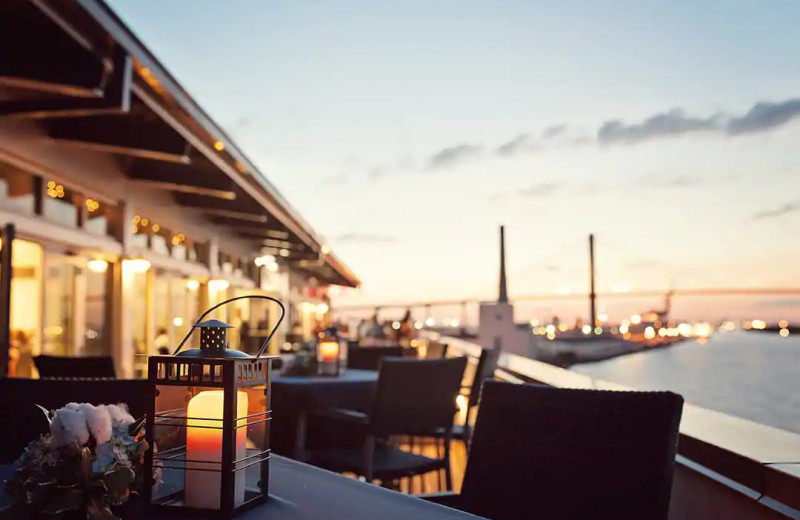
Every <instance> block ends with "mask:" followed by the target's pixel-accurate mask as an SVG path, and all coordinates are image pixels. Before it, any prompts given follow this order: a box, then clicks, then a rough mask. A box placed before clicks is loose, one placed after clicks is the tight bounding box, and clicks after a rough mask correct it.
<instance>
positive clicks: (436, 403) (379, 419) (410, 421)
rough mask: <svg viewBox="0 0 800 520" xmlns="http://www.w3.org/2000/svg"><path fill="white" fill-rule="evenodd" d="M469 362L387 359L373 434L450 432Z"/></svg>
mask: <svg viewBox="0 0 800 520" xmlns="http://www.w3.org/2000/svg"><path fill="white" fill-rule="evenodd" d="M466 366H467V358H465V357H458V358H450V359H407V358H405V359H403V358H397V359H395V358H384V359H383V360H382V362H381V366H380V370H379V372H378V386H377V388H376V390H375V399H374V401H373V408H372V414H371V417H370V430H371V433H372V434H373V435H376V436H385V435H402V434H409V433H413V432H420V431H433V430H436V429H439V428H443V429H445V430H447V431H450V428H452V426H453V415H454V414H455V412H456V397H457V396H458V391H459V389H460V387H461V379H462V378H463V377H464V368H465V367H466Z"/></svg>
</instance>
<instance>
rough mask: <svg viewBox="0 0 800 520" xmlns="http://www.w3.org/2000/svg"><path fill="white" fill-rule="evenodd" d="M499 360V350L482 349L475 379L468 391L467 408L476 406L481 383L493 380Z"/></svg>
mask: <svg viewBox="0 0 800 520" xmlns="http://www.w3.org/2000/svg"><path fill="white" fill-rule="evenodd" d="M499 359H500V349H499V348H484V349H482V350H481V357H480V358H479V359H478V366H477V367H475V377H474V378H473V379H472V387H471V388H470V390H469V402H468V406H469V408H472V407H474V406H477V405H478V398H479V397H480V395H481V386H483V382H484V381H486V380H488V379H494V371H495V370H497V361H498V360H499Z"/></svg>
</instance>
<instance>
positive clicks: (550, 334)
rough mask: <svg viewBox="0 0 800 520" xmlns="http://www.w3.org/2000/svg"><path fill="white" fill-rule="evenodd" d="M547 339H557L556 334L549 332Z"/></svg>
mask: <svg viewBox="0 0 800 520" xmlns="http://www.w3.org/2000/svg"><path fill="white" fill-rule="evenodd" d="M547 339H549V340H550V341H553V340H554V339H556V335H555V334H552V333H550V332H548V333H547Z"/></svg>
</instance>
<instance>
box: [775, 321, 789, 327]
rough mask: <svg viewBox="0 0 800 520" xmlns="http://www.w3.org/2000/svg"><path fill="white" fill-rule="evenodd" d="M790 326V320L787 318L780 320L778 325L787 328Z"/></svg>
mask: <svg viewBox="0 0 800 520" xmlns="http://www.w3.org/2000/svg"><path fill="white" fill-rule="evenodd" d="M788 326H789V322H788V321H786V320H781V321H779V322H778V327H780V328H782V329H785V328H786V327H788Z"/></svg>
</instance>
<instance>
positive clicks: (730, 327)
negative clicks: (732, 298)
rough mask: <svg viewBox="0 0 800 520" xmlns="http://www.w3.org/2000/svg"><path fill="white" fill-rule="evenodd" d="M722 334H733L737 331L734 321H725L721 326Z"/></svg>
mask: <svg viewBox="0 0 800 520" xmlns="http://www.w3.org/2000/svg"><path fill="white" fill-rule="evenodd" d="M719 330H720V331H721V332H731V331H734V330H736V324H735V323H734V322H732V321H725V322H723V323H722V325H720V326H719Z"/></svg>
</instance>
